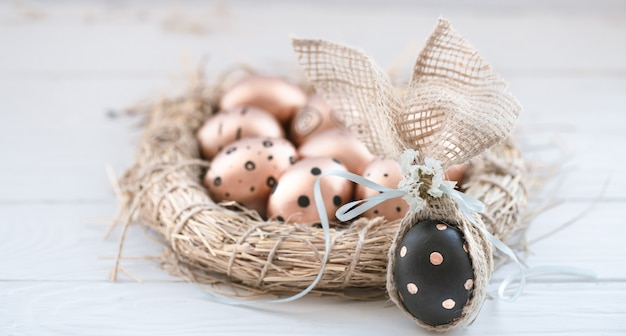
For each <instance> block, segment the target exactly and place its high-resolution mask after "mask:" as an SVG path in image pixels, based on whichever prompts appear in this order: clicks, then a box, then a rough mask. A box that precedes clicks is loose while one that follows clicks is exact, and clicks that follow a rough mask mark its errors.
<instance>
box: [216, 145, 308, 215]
mask: <svg viewBox="0 0 626 336" xmlns="http://www.w3.org/2000/svg"><path fill="white" fill-rule="evenodd" d="M295 161H296V150H295V148H294V147H293V145H292V144H291V143H290V142H289V141H287V140H285V139H282V138H269V137H250V138H245V139H241V140H238V141H235V142H233V143H231V144H230V145H228V146H227V147H225V148H224V150H222V151H221V152H219V154H217V155H216V156H215V158H214V159H213V161H212V162H211V166H210V168H209V170H208V171H207V173H206V175H205V177H204V185H205V186H206V187H207V189H208V190H209V194H210V195H211V198H212V199H213V200H214V201H217V202H220V201H236V202H238V203H240V204H242V205H244V206H245V207H247V208H249V209H252V210H256V211H258V212H259V214H260V215H261V216H264V215H265V211H266V205H267V199H268V197H269V195H270V192H271V191H272V189H273V188H274V186H275V185H276V182H277V181H278V179H279V178H280V177H281V175H282V174H283V173H284V172H285V171H286V170H287V168H289V167H291V165H292V164H293V163H294V162H295Z"/></svg>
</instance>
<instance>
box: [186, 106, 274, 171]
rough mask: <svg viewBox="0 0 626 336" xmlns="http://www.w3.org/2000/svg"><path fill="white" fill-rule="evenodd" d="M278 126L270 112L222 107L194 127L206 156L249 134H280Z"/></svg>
mask: <svg viewBox="0 0 626 336" xmlns="http://www.w3.org/2000/svg"><path fill="white" fill-rule="evenodd" d="M284 135H285V133H284V131H283V128H282V126H281V125H280V123H278V121H277V120H276V118H274V116H272V115H271V114H269V113H268V112H266V111H264V110H261V109H258V108H255V107H248V106H245V107H237V108H232V109H228V110H222V111H220V112H218V113H216V114H214V115H213V116H211V117H210V118H209V119H207V121H206V122H205V123H204V125H203V126H202V127H201V128H200V130H198V134H197V138H198V143H199V144H200V150H201V152H202V156H203V157H204V158H206V159H208V160H211V159H213V157H215V155H216V154H217V153H218V152H219V151H221V150H222V149H223V148H224V147H226V146H228V145H229V144H230V143H232V142H233V141H237V140H239V139H243V138H246V137H251V136H267V137H273V138H281V137H284Z"/></svg>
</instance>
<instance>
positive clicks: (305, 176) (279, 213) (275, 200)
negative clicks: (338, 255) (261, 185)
mask: <svg viewBox="0 0 626 336" xmlns="http://www.w3.org/2000/svg"><path fill="white" fill-rule="evenodd" d="M329 170H341V171H346V168H345V167H344V166H343V165H342V164H341V163H339V162H338V161H337V160H334V159H331V158H329V157H317V158H307V159H302V160H300V161H298V162H296V163H295V164H294V165H293V166H292V167H291V168H289V169H288V170H287V171H285V173H284V174H283V175H282V176H281V178H280V179H279V180H278V184H277V185H276V187H275V188H274V190H273V191H272V193H271V195H270V198H269V201H268V205H267V207H268V208H267V212H268V217H270V218H274V219H277V220H279V221H287V222H290V223H305V224H313V223H318V222H319V220H320V218H319V215H318V212H317V207H316V203H315V199H314V192H313V188H314V184H315V181H316V180H317V178H318V177H320V175H321V174H323V173H324V172H327V171H329ZM320 189H321V192H322V196H323V198H324V205H325V207H326V216H328V219H329V221H336V220H337V219H336V217H335V212H336V211H337V209H338V208H339V207H340V206H341V205H343V204H344V203H346V202H348V201H351V199H352V192H353V184H352V182H350V181H348V180H346V179H343V178H340V177H336V176H324V177H323V178H322V180H321V182H320Z"/></svg>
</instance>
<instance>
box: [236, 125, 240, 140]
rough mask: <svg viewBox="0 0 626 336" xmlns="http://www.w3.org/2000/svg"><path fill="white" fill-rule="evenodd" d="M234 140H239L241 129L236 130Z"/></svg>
mask: <svg viewBox="0 0 626 336" xmlns="http://www.w3.org/2000/svg"><path fill="white" fill-rule="evenodd" d="M235 139H237V140H239V139H241V127H239V128H237V133H236V134H235Z"/></svg>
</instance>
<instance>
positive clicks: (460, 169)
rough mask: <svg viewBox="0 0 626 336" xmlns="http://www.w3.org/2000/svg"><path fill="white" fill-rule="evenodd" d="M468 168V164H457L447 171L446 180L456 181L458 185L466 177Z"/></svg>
mask: <svg viewBox="0 0 626 336" xmlns="http://www.w3.org/2000/svg"><path fill="white" fill-rule="evenodd" d="M466 170H467V164H455V165H452V166H450V167H448V169H446V171H445V176H446V180H449V181H456V182H458V184H457V185H459V184H461V182H463V178H464V177H465V171H466Z"/></svg>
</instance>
